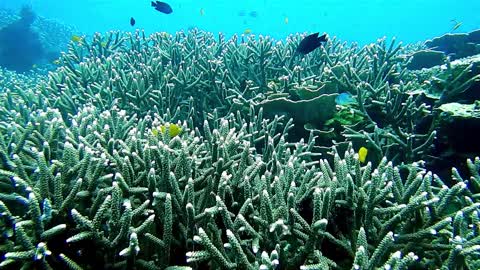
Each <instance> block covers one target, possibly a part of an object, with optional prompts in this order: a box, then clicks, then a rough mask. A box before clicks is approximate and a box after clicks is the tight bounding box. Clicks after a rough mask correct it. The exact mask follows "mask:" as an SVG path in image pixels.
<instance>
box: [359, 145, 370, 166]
mask: <svg viewBox="0 0 480 270" xmlns="http://www.w3.org/2000/svg"><path fill="white" fill-rule="evenodd" d="M367 154H368V149H367V148H365V147H363V146H362V147H360V149H358V161H360V162H361V163H365V161H366V160H367Z"/></svg>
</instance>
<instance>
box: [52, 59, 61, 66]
mask: <svg viewBox="0 0 480 270" xmlns="http://www.w3.org/2000/svg"><path fill="white" fill-rule="evenodd" d="M52 63H53V64H54V65H60V59H55V60H53V61H52Z"/></svg>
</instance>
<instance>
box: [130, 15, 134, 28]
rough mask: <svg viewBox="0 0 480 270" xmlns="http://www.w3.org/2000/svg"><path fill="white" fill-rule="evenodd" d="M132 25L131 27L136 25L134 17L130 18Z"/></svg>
mask: <svg viewBox="0 0 480 270" xmlns="http://www.w3.org/2000/svg"><path fill="white" fill-rule="evenodd" d="M130 25H131V26H134V25H135V19H134V18H133V17H131V18H130Z"/></svg>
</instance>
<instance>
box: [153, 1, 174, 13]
mask: <svg viewBox="0 0 480 270" xmlns="http://www.w3.org/2000/svg"><path fill="white" fill-rule="evenodd" d="M152 7H154V8H155V10H157V11H160V12H162V13H165V14H170V13H172V12H173V9H172V7H171V6H170V5H169V4H167V3H165V2H160V1H155V2H153V1H152Z"/></svg>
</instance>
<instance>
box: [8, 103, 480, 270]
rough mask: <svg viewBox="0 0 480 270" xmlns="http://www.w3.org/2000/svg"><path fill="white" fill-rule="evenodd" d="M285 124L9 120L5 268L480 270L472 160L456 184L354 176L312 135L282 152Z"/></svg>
mask: <svg viewBox="0 0 480 270" xmlns="http://www.w3.org/2000/svg"><path fill="white" fill-rule="evenodd" d="M257 116H258V115H255V114H253V112H252V115H251V117H252V119H258V118H257ZM280 120H281V119H279V118H277V119H275V120H273V121H261V120H255V121H250V120H248V121H247V120H244V119H243V118H241V117H240V116H239V117H237V116H235V115H231V116H228V117H226V118H217V119H216V120H214V121H211V122H208V121H207V122H205V124H204V131H203V132H202V133H203V134H204V135H202V134H201V133H200V132H199V130H198V129H193V130H192V129H190V130H189V129H188V126H190V125H191V124H192V123H184V124H182V125H183V126H184V129H185V130H186V132H185V133H184V134H183V135H181V136H175V137H173V138H172V137H170V135H169V133H168V132H165V133H158V134H157V135H153V134H152V132H151V127H152V126H155V125H156V124H155V123H156V122H157V121H159V119H153V118H149V117H147V118H145V119H142V120H139V119H137V118H136V117H134V116H129V115H128V114H126V112H124V111H122V110H119V109H115V108H114V109H112V110H109V111H104V112H101V111H98V110H97V109H95V108H93V107H86V108H84V109H82V110H81V111H80V112H79V114H78V115H76V116H74V117H73V119H72V123H71V126H70V127H67V125H66V124H65V123H64V122H63V121H62V120H61V114H60V113H59V112H58V111H56V110H47V111H45V112H41V111H38V112H34V113H32V114H31V115H30V118H29V120H28V121H27V119H17V120H16V121H18V123H20V124H22V125H20V124H17V125H12V126H11V127H8V128H5V127H4V128H2V129H1V132H2V136H1V139H2V141H1V142H0V146H1V153H2V155H1V160H2V169H1V170H0V180H1V181H0V184H1V186H2V192H1V194H0V196H1V198H2V204H1V205H0V207H1V212H2V217H1V220H2V223H1V224H2V231H4V232H6V233H4V234H3V236H2V240H1V242H2V245H1V247H2V249H1V250H2V251H1V252H2V256H4V258H5V260H4V261H3V262H2V266H5V267H6V266H12V267H13V266H19V265H24V266H30V267H33V266H36V265H37V266H41V265H43V266H44V267H48V266H50V267H69V268H71V269H80V268H89V267H98V266H100V265H104V266H106V267H111V268H123V267H127V268H131V267H134V265H135V266H136V267H142V268H153V269H156V268H164V267H167V266H173V265H190V266H191V267H193V268H203V267H207V266H208V267H209V268H212V269H217V268H218V269H220V268H227V269H231V268H242V269H243V268H245V269H247V268H248V269H251V268H255V269H256V268H262V269H263V268H265V269H274V268H278V269H292V268H299V267H301V268H302V269H312V268H315V267H332V268H350V267H361V268H367V269H373V268H375V267H381V266H386V265H390V266H396V267H399V269H406V268H405V267H407V266H408V265H418V266H419V267H424V266H425V265H427V264H429V265H432V264H434V265H436V266H437V267H441V266H444V267H452V266H455V265H458V266H462V265H463V266H469V265H473V264H474V263H477V260H478V258H477V257H478V253H477V245H476V242H477V240H476V239H477V238H478V230H476V229H475V228H476V223H477V221H478V219H479V216H478V208H479V202H478V198H477V197H478V196H477V193H478V191H479V190H480V188H479V187H480V179H478V173H479V172H478V170H479V166H480V165H479V164H477V163H479V162H478V160H475V161H469V168H470V170H471V173H472V178H470V179H463V178H462V177H461V176H460V175H459V174H458V172H456V170H453V177H454V181H455V182H454V184H453V185H451V186H447V185H446V184H445V183H444V182H443V181H442V180H440V179H439V178H438V177H437V176H436V175H434V174H432V173H430V172H425V171H424V170H423V169H421V168H420V167H418V166H416V165H413V166H411V167H410V168H409V169H408V170H407V171H406V172H407V174H408V176H407V177H405V178H404V177H402V176H401V175H402V174H403V173H401V171H400V170H399V169H398V168H396V167H394V166H393V165H392V163H391V162H387V160H386V159H384V160H382V162H381V164H379V165H378V167H377V168H376V169H375V168H373V166H372V164H370V163H368V164H367V165H365V166H361V165H360V163H359V161H358V157H357V156H356V154H355V153H354V152H353V150H352V149H351V148H349V150H348V151H347V152H346V153H345V157H344V159H341V158H340V156H339V154H338V153H335V159H334V162H333V165H330V163H329V162H328V161H326V160H323V159H322V160H320V161H314V157H315V154H314V153H312V152H311V149H312V147H313V143H314V138H311V139H310V140H309V141H308V142H307V143H304V142H299V143H295V144H290V143H287V142H285V137H286V136H287V135H288V130H289V129H290V128H291V126H290V125H287V126H283V127H282V125H281V123H282V122H281V121H280ZM190 121H191V120H190ZM25 122H27V123H29V124H27V125H26V128H24V127H23V125H24V124H23V123H25ZM211 126H212V127H215V128H211ZM7 134H10V135H9V136H7ZM262 144H265V146H262ZM8 232H11V233H8ZM93 247H94V248H93ZM414 254H415V255H414Z"/></svg>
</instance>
